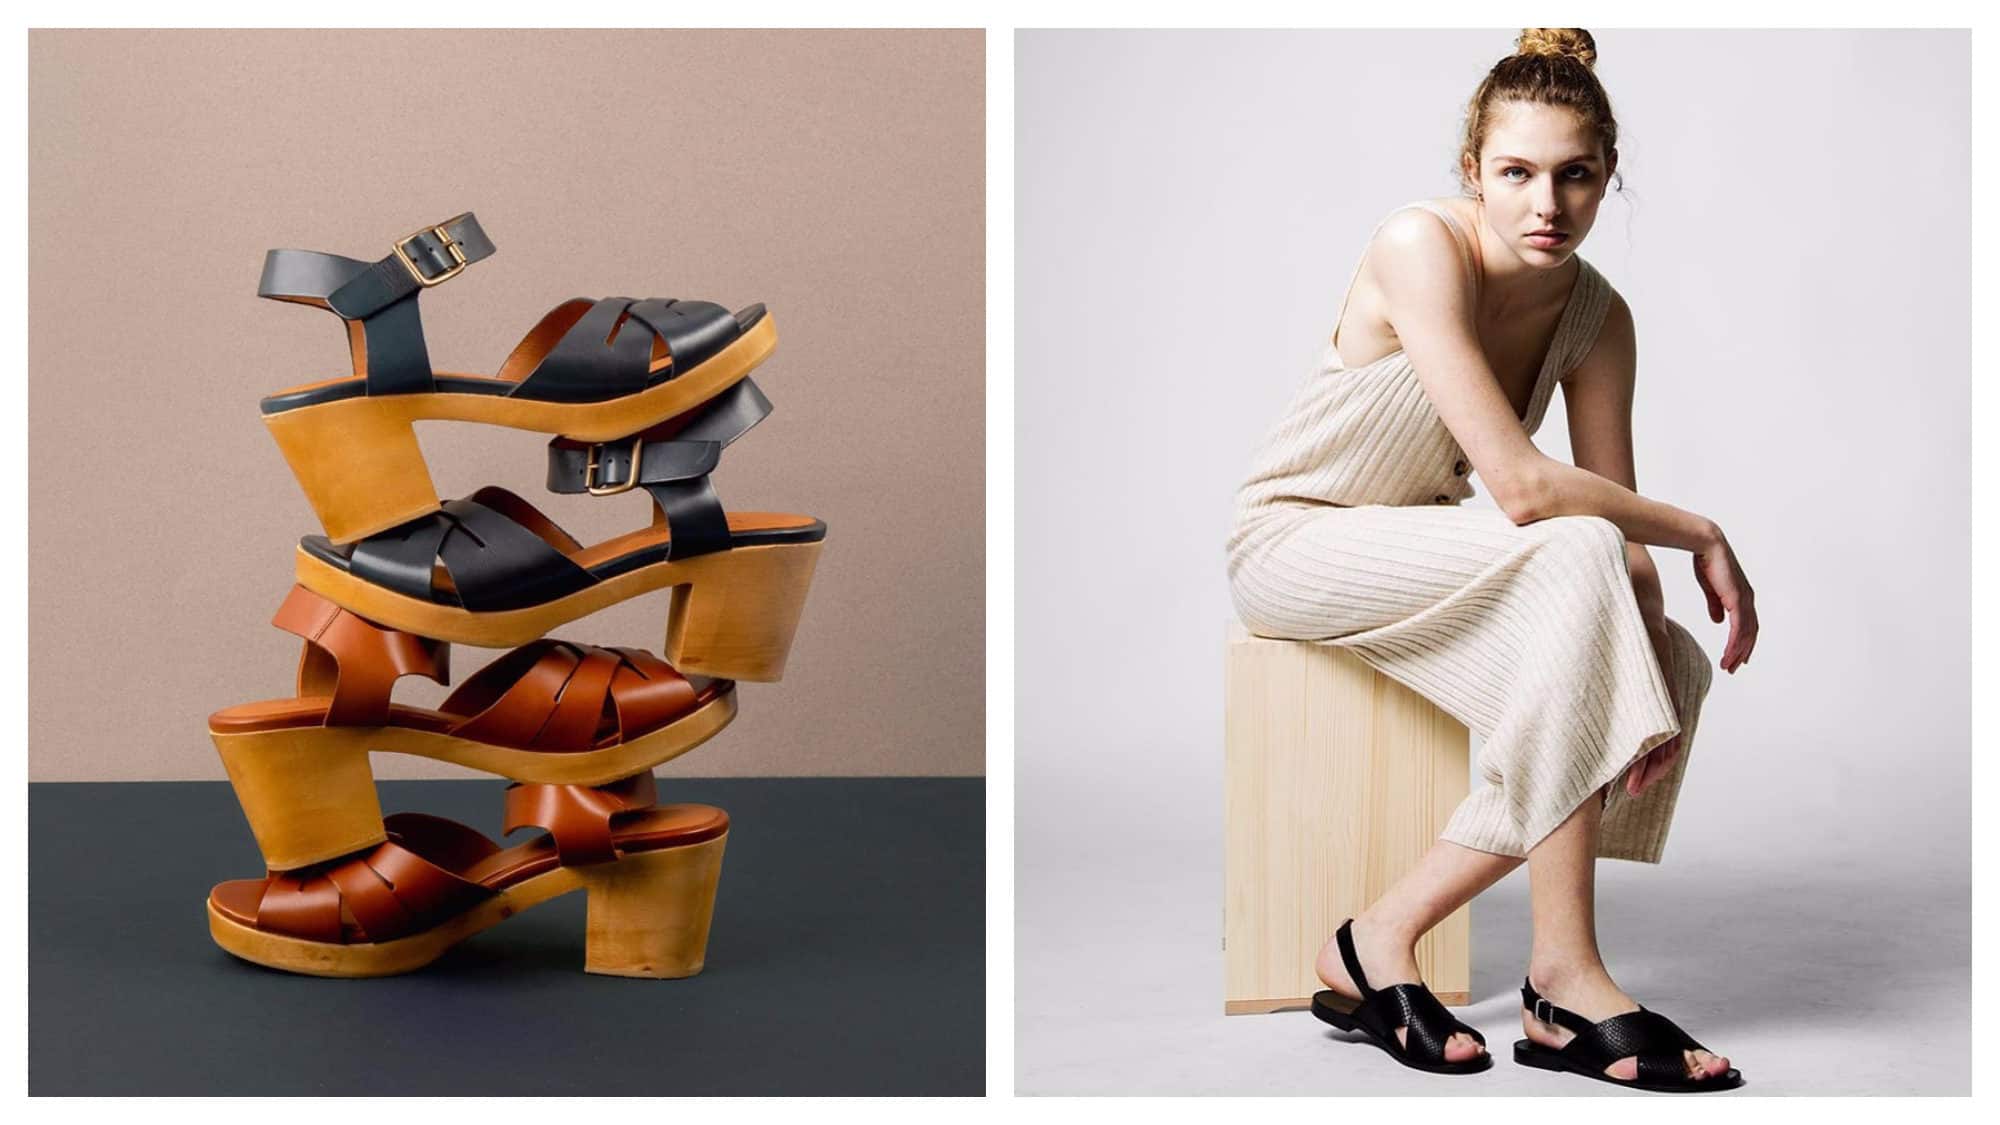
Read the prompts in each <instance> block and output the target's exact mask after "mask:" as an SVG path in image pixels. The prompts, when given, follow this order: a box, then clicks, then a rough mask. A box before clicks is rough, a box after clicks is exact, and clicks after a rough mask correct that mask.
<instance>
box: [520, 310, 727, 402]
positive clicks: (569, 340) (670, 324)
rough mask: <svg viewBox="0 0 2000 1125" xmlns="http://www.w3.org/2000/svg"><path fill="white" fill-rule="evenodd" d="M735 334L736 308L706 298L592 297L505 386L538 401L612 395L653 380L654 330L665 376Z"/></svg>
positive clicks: (703, 357) (680, 372)
mask: <svg viewBox="0 0 2000 1125" xmlns="http://www.w3.org/2000/svg"><path fill="white" fill-rule="evenodd" d="M742 334H743V326H742V325H741V324H739V323H737V320H736V314H734V313H732V312H730V311H729V310H728V309H725V308H723V307H722V306H721V305H717V304H712V303H710V302H708V301H677V300H672V299H661V298H653V299H649V300H644V301H635V300H633V299H632V298H630V297H606V298H605V299H603V300H601V301H597V302H594V303H593V304H592V305H591V307H590V310H589V311H588V312H586V313H584V315H583V317H582V318H581V319H579V320H578V321H577V322H576V323H575V324H572V325H571V326H570V327H569V330H568V331H567V332H564V333H563V335H562V338H561V339H560V340H558V341H556V344H555V346H554V347H552V348H550V349H549V352H548V354H547V355H544V356H543V357H542V359H541V361H540V362H539V363H537V364H536V365H535V369H534V370H533V371H530V372H529V373H528V374H527V376H526V377H525V378H523V379H522V380H521V383H520V385H519V386H517V387H515V388H514V389H513V390H512V391H509V392H508V393H509V394H510V395H512V396H514V397H516V398H531V399H535V400H537V401H539V402H602V401H604V400H605V399H611V398H618V397H620V396H622V395H628V394H632V393H633V392H635V391H641V390H644V389H645V388H646V387H647V386H649V385H651V383H652V382H654V381H655V379H654V375H653V373H652V359H653V337H654V336H655V335H657V336H658V337H659V338H660V339H661V340H663V341H665V343H666V346H667V352H668V354H669V355H670V356H672V358H673V365H672V367H671V368H670V369H669V370H668V373H667V376H666V378H668V379H675V378H679V377H680V376H682V375H684V374H686V373H687V372H688V371H690V370H692V369H693V368H695V367H697V366H700V365H701V363H703V362H704V361H706V360H707V359H708V358H709V357H710V356H713V355H714V354H715V353H716V352H719V351H721V350H722V349H723V348H725V347H728V346H729V344H730V343H731V342H733V341H734V340H735V339H736V338H737V337H738V336H740V335H742Z"/></svg>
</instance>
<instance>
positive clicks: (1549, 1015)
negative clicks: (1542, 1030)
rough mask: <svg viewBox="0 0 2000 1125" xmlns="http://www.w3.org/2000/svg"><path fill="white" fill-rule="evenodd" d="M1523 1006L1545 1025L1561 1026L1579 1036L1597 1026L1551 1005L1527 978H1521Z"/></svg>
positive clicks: (1568, 1011) (1573, 1013)
mask: <svg viewBox="0 0 2000 1125" xmlns="http://www.w3.org/2000/svg"><path fill="white" fill-rule="evenodd" d="M1521 1006H1522V1007H1523V1008H1526V1009H1527V1010H1528V1014H1530V1015H1532V1016H1534V1017H1535V1018H1536V1019H1538V1020H1541V1021H1542V1022H1543V1023H1553V1024H1560V1025H1562V1026H1563V1027H1566V1028H1569V1029H1570V1030H1571V1031H1574V1032H1576V1033H1577V1034H1578V1035H1582V1034H1583V1033H1584V1032H1586V1031H1589V1030H1591V1029H1592V1028H1594V1027H1596V1026H1597V1024H1595V1023H1593V1022H1592V1021H1590V1020H1587V1019H1584V1018H1583V1017H1582V1016H1579V1015H1577V1014H1576V1013H1575V1012H1572V1011H1570V1010H1569V1009H1568V1008H1558V1007H1556V1006H1555V1005H1554V1004H1551V1003H1549V1002H1548V1000H1547V999H1546V998H1544V997H1543V996H1542V994H1541V993H1539V992H1536V991H1535V986H1534V985H1532V984H1529V983H1528V978H1526V977H1522V978H1521Z"/></svg>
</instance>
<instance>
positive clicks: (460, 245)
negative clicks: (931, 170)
mask: <svg viewBox="0 0 2000 1125" xmlns="http://www.w3.org/2000/svg"><path fill="white" fill-rule="evenodd" d="M492 253H493V243H492V241H491V240H489V239H488V238H487V237H486V233H485V232H484V231H483V230H481V229H480V227H479V221H478V220H477V219H475V218H474V217H473V216H472V214H471V212H467V213H465V214H463V215H460V216H458V217H457V218H454V219H448V220H446V221H445V222H442V223H439V224H438V225H436V226H434V227H426V228H424V229H423V230H420V231H418V232H417V233H415V234H413V235H410V236H409V237H408V238H404V239H401V240H398V241H397V242H396V243H395V244H394V245H393V247H392V248H391V250H390V252H389V254H388V256H387V257H384V258H382V259H381V260H379V261H375V262H364V261H360V260H357V259H354V258H345V257H341V256H340V255H338V254H322V253H318V252H315V251H310V250H272V251H270V252H269V253H268V254H266V255H265V258H264V276H263V280H262V281H261V282H260V283H259V284H258V286H257V295H258V296H260V297H268V298H270V299H272V300H277V301H290V302H295V303H299V304H308V305H313V306H316V307H319V308H323V309H326V310H328V311H329V312H332V313H334V314H335V315H336V316H339V317H340V318H341V320H342V321H344V322H345V324H346V327H347V339H348V348H349V351H350V352H351V353H352V358H353V364H354V373H353V374H352V375H351V376H347V377H342V378H337V379H328V380H325V381H322V382H317V383H308V384H305V385H303V386H298V387H293V388H292V389H290V390H287V391H282V392H280V393H278V394H275V395H272V396H270V397H268V398H266V399H264V401H263V404H262V409H263V414H264V423H265V425H266V426H268V427H269V428H270V431H271V435H272V437H274V438H276V439H277V442H278V446H279V448H280V449H282V450H283V451H284V454H285V460H286V461H287V462H289V463H290V464H291V467H292V472H293V474H294V475H296V476H297V477H298V480H299V485H300V487H301V488H303V489H304V490H305V493H306V497H307V499H309V500H310V501H311V502H312V506H313V511H314V512H315V513H316V514H317V515H318V516H319V519H320V523H321V524H322V525H323V526H324V527H325V529H326V534H327V537H328V538H329V539H331V540H332V541H334V542H336V543H346V542H351V541H353V540H356V539H360V538H362V537H363V536H367V535H371V534H373V533H375V532H377V531H383V530H385V529H387V528H391V527H394V526H396V525H398V524H402V523H405V522H408V521H409V520H412V519H415V518H416V517H418V516H421V515H424V514H425V513H427V512H431V511H434V510H436V508H437V506H438V495H437V489H436V488H435V487H434V486H433V485H432V483H431V477H430V471H429V469H428V468H427V467H426V466H425V464H424V458H423V451H422V450H421V449H419V448H418V446H417V439H416V434H415V433H414V431H413V430H412V429H411V424H412V423H414V422H417V421H420V420H423V419H449V420H455V421H464V422H484V423H487V424H489V425H497V426H510V427H513V428H515V429H522V430H533V431H536V432H539V433H545V434H562V435H565V436H567V437H571V438H575V439H578V440H581V441H611V440H614V439H617V438H623V437H626V436H627V435H630V434H636V433H638V432H639V431H641V430H644V429H647V428H648V427H651V426H654V425H658V424H659V423H661V422H663V421H665V420H666V419H668V418H672V417H674V416H676V415H679V414H684V413H686V412H687V411H689V410H691V409H693V408H694V407H696V406H699V405H700V404H702V403H703V402H706V401H708V400H709V399H711V398H713V397H715V396H716V395H718V394H720V393H722V392H723V391H725V390H727V389H728V388H730V387H731V386H733V385H735V383H736V382H737V381H738V380H740V379H742V378H743V377H744V376H745V375H747V374H749V372H750V371H751V369H752V368H754V367H756V366H757V365H758V364H759V363H762V362H763V361H764V359H765V357H767V356H769V355H770V354H771V349H772V348H773V347H775V346H776V345H777V339H778V337H777V330H776V328H775V327H774V326H773V324H772V321H771V318H770V316H769V315H767V314H766V313H765V311H764V306H762V305H751V306H750V307H748V308H746V309H743V310H742V311H740V312H736V313H731V312H729V311H728V310H727V309H724V308H723V307H722V306H720V305H715V304H710V303H709V302H706V301H677V300H657V299H656V300H644V301H635V300H633V299H631V298H630V297H611V298H606V299H604V300H599V301H593V300H589V299H587V298H580V297H579V298H574V299H572V300H568V301H565V302H563V303H562V304H560V305H557V306H556V307H555V308H554V309H553V310H551V311H550V312H549V313H548V314H547V315H545V316H543V317H542V319H541V322H540V323H538V324H536V325H535V327H534V328H533V329H531V330H530V331H529V332H528V334H527V336H525V337H524V338H523V339H522V340H521V343H520V344H519V345H518V346H517V347H515V349H514V351H513V354H511V355H509V356H508V357H507V360H506V362H505V363H504V364H502V365H501V368H500V372H499V374H498V375H497V376H485V375H457V374H441V373H437V372H434V371H432V370H431V362H430V355H429V353H428V352H427V351H426V349H425V346H424V330H423V323H422V321H421V319H420V318H419V316H418V313H417V298H418V296H419V295H420V294H422V293H423V291H424V290H426V289H428V288H430V287H432V286H434V285H438V284H440V283H442V282H445V281H449V280H451V279H452V278H454V277H457V276H458V275H459V274H460V273H461V272H463V271H464V270H465V268H466V267H467V266H469V265H471V264H472V263H474V262H478V261H480V260H482V259H484V258H486V257H488V256H489V255H491V254H492Z"/></svg>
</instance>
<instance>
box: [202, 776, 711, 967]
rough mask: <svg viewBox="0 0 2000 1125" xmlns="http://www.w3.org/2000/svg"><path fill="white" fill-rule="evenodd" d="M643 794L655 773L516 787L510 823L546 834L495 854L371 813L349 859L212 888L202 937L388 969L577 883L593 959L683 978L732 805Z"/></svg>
mask: <svg viewBox="0 0 2000 1125" xmlns="http://www.w3.org/2000/svg"><path fill="white" fill-rule="evenodd" d="M653 800H654V786H653V779H652V775H651V774H641V775H638V776H635V777H632V778H628V779H625V780H624V781H622V782H619V783H617V784H614V785H609V786H597V787H590V786H551V785H517V786H513V787H511V788H509V790H508V792H507V827H506V830H507V832H509V833H512V832H514V831H515V830H517V829H519V828H525V827H536V828H541V829H543V830H544V831H545V832H546V834H545V835H540V836H537V837H536V838H534V839H532V840H530V841H528V842H527V843H523V844H517V845H515V846H513V847H511V848H506V849H504V850H503V849H502V848H501V847H500V846H499V845H498V844H495V843H494V842H492V841H491V840H488V839H487V838H486V837H485V836H483V835H481V834H480V833H478V832H476V831H474V830H472V829H470V828H467V827H466V826H464V825H462V824H458V823H456V822H454V821H450V820H446V819H444V818H442V817H434V816H426V815H424V814H421V813H397V814H395V815H392V816H390V817H389V818H388V819H387V820H386V821H385V822H384V823H383V824H382V825H381V827H382V829H383V833H384V836H385V839H384V840H383V842H381V843H379V844H377V845H375V846H373V847H371V848H368V849H366V850H364V851H360V852H357V853H356V854H354V855H351V856H346V857H342V858H340V859H336V860H333V861H331V862H328V863H322V864H318V865H314V866H312V867H308V868H304V869H301V870H297V871H282V872H271V873H268V874H266V875H265V876H264V877H263V878H260V879H237V880H232V881H230V882H226V883H221V884H218V885H217V886H216V887H215V888H214V889H213V890H211V891H210V892H209V896H208V925H209V935H210V936H211V937H213V938H214V940H215V943H216V944H217V945H219V946H221V947H222V948H223V949H224V950H226V951H228V952H229V953H231V954H233V955H235V956H237V957H240V958H242V959H243V960H246V961H252V962H255V963H257V964H259V965H264V966H267V967H270V968H273V969H282V970H284V971H286V972H293V973H304V974H307V975H311V976H322V977H378V976H388V975H392V974H395V973H406V972H409V971H411V970H413V969H419V968H422V967H423V966H425V965H428V964H430V963H431V962H432V961H435V960H437V959H438V958H439V957H441V956H443V955H444V953H445V952H446V951H447V950H449V949H450V948H451V947H452V946H454V945H456V944H458V943H459V942H461V941H464V940H465V939H466V938H468V937H471V936H472V935H474V934H477V933H479V932H481V931H483V930H486V929H489V928H491V927H493V926H495V925H498V924H499V923H501V922H503V921H505V920H506V919H508V918H511V917H513V916H514V915H516V914H519V913H521V912H522V911H524V910H528V909H530V908H532V907H535V906H538V905H540V904H542V903H544V902H547V901H549V900H551V899H554V898H557V897H559V896H561V895H565V894H568V893H569V892H571V891H575V890H583V891H584V892H585V893H586V894H588V895H589V896H590V901H589V905H588V918H589V921H588V923H587V927H588V928H587V932H586V935H585V939H584V946H585V959H584V966H585V968H586V969H587V970H588V971H590V972H594V973H606V974H611V975H617V976H637V977H653V978H662V979H664V978H673V977H686V976H692V975H694V974H695V973H698V972H700V971H701V969H702V965H703V961H704V958H705V951H706V949H707V945H708V931H709V922H710V918H711V916H712V913H713V911H714V907H715V890H716V885H717V881H718V879H719V878H720V876H721V871H722V848H723V842H724V841H725V840H726V839H727V837H728V835H729V815H728V814H727V813H725V812H723V811H722V810H721V809H718V808H712V807H710V806H707V805H661V806H656V805H654V804H653Z"/></svg>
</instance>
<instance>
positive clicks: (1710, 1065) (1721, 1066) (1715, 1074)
mask: <svg viewBox="0 0 2000 1125" xmlns="http://www.w3.org/2000/svg"><path fill="white" fill-rule="evenodd" d="M1699 1053H1700V1055H1701V1061H1702V1064H1703V1066H1704V1068H1705V1070H1706V1072H1707V1074H1708V1076H1709V1077H1710V1078H1720V1077H1722V1076H1723V1075H1725V1074H1728V1073H1729V1059H1728V1058H1727V1057H1726V1056H1723V1055H1716V1054H1711V1053H1709V1052H1707V1051H1702V1052H1699Z"/></svg>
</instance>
